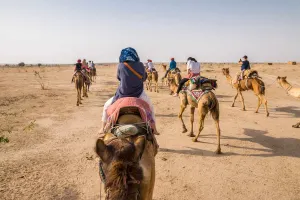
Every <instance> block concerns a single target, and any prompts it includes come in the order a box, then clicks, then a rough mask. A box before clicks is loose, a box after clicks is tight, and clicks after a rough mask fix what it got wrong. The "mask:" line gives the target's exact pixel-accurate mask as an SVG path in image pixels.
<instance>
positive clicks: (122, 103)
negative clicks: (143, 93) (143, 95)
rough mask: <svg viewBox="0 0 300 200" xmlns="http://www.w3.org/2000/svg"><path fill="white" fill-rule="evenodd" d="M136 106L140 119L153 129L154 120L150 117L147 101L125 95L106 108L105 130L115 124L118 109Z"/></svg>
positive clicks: (117, 117)
mask: <svg viewBox="0 0 300 200" xmlns="http://www.w3.org/2000/svg"><path fill="white" fill-rule="evenodd" d="M131 107H134V108H137V109H138V112H139V115H140V117H141V118H142V121H143V122H145V123H149V125H150V126H151V128H152V129H154V120H153V119H152V115H151V114H152V113H151V109H150V106H149V104H148V103H147V102H145V101H144V100H142V99H139V98H135V97H125V98H121V99H118V100H117V101H116V102H115V103H113V104H112V105H111V106H109V107H108V109H107V115H108V121H107V124H106V126H105V130H108V129H109V128H111V127H112V126H113V125H115V124H117V122H118V119H119V116H120V114H121V113H120V111H121V110H122V109H123V108H131Z"/></svg>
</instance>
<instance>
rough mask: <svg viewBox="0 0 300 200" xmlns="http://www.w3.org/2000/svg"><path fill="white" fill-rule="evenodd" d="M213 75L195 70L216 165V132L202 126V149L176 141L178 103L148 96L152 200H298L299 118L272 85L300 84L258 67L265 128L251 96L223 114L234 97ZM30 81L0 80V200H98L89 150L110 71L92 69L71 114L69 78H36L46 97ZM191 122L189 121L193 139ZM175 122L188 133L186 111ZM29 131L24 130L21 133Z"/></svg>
mask: <svg viewBox="0 0 300 200" xmlns="http://www.w3.org/2000/svg"><path fill="white" fill-rule="evenodd" d="M221 68H222V66H221V65H215V66H212V67H211V66H204V67H203V75H205V76H208V77H213V78H215V77H216V78H217V79H218V83H219V86H220V87H219V89H218V90H217V91H216V94H217V96H218V99H219V101H220V110H221V123H220V125H221V131H222V139H221V144H222V146H221V148H222V151H223V154H222V155H215V154H214V151H215V150H216V136H215V133H216V130H215V125H214V123H213V120H212V119H211V117H210V116H209V117H207V119H206V121H205V128H204V130H203V132H202V134H201V136H200V138H199V139H200V141H201V142H198V143H193V142H192V140H191V138H189V137H187V136H186V135H185V134H182V133H181V124H180V121H179V119H178V118H177V113H178V111H179V100H178V99H177V98H173V97H171V96H169V95H168V90H167V89H166V88H163V89H160V93H159V94H156V93H148V94H149V95H150V97H151V99H152V102H153V104H154V107H155V110H156V118H157V121H158V129H159V131H160V132H161V135H160V136H158V137H157V138H158V142H159V144H160V147H161V148H160V151H159V154H158V155H157V157H156V168H157V173H156V177H157V178H156V184H155V192H154V199H156V200H171V199H182V200H185V199H189V200H191V199H193V200H197V199H300V198H299V194H300V171H299V168H300V153H299V152H300V151H299V149H300V132H299V129H293V128H291V125H292V124H294V123H295V122H297V118H298V120H299V118H300V109H299V105H300V102H299V101H298V100H296V99H293V98H292V97H289V96H286V94H285V92H284V90H283V89H281V88H279V87H278V86H277V84H276V83H275V82H274V78H273V77H276V76H277V75H287V76H288V80H290V82H294V83H300V79H299V76H298V77H297V76H296V75H295V69H294V68H295V67H294V68H293V67H290V68H288V69H287V68H286V66H281V65H274V66H272V67H268V68H266V67H265V66H260V65H257V69H259V70H260V72H261V74H262V76H263V78H264V81H265V83H266V85H267V98H268V101H269V107H270V117H269V118H266V117H265V113H264V109H263V108H261V109H260V113H259V114H254V111H255V108H256V105H257V99H256V97H255V96H254V95H253V94H252V92H246V93H244V98H245V103H246V109H247V111H246V112H242V111H241V104H240V102H239V101H238V102H237V104H236V106H237V107H234V108H232V107H230V105H231V101H232V98H233V95H234V94H235V91H234V90H233V89H232V88H231V87H230V86H229V85H228V84H227V82H226V80H225V77H223V75H222V74H221ZM37 70H40V69H37ZM298 70H299V69H298ZM32 71H33V68H29V69H28V70H27V72H25V70H23V71H21V72H18V71H17V69H7V70H6V71H3V73H1V74H0V80H1V81H0V89H1V94H0V111H1V112H0V113H2V114H1V115H0V117H1V118H0V120H1V122H0V125H1V126H0V128H1V134H0V135H5V136H7V137H8V138H9V139H10V142H9V143H7V144H2V143H1V144H0V199H22V200H23V199H72V200H73V199H74V200H75V199H91V200H93V199H100V197H99V188H100V182H99V176H98V163H97V161H98V159H97V158H96V156H95V153H94V150H93V148H94V143H95V139H96V137H97V131H98V129H99V128H100V119H101V112H102V107H103V104H104V102H105V101H106V100H107V99H108V98H109V97H110V96H112V95H113V93H114V91H115V88H116V86H117V82H116V80H115V67H112V66H105V67H104V66H100V67H98V74H100V77H98V79H97V83H96V84H94V85H93V86H92V87H91V92H90V93H89V98H88V99H85V100H84V101H83V105H82V106H80V107H76V106H75V103H76V92H75V89H74V86H73V85H71V84H70V81H71V79H70V74H72V70H71V69H68V68H61V69H57V68H50V69H45V71H44V72H43V74H44V75H45V81H46V82H47V81H48V82H49V84H48V88H49V90H45V91H42V90H40V88H39V85H38V83H37V82H36V80H35V79H34V76H33V73H32ZM236 71H237V68H235V70H233V72H231V73H232V74H234V73H235V72H236ZM274 71H276V72H277V73H279V74H274ZM297 73H298V72H297ZM159 74H160V77H161V76H162V74H163V73H162V72H160V73H159ZM298 74H299V73H298ZM11 80H13V81H11ZM24 85H25V86H24ZM2 91H3V92H2ZM198 119H199V118H198V116H197V115H196V124H195V130H198V123H197V120H198ZM35 120H36V121H35ZM184 120H185V121H186V124H187V127H188V129H189V109H187V110H186V111H185V114H184ZM30 122H33V124H34V127H33V128H32V130H27V129H24V127H27V126H28V124H30ZM11 127H12V128H11ZM9 128H11V129H12V131H10V133H9V131H8V130H10V129H9Z"/></svg>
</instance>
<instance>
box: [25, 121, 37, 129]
mask: <svg viewBox="0 0 300 200" xmlns="http://www.w3.org/2000/svg"><path fill="white" fill-rule="evenodd" d="M35 121H36V120H34V121H32V122H30V123H29V124H28V125H27V126H25V127H24V128H23V131H32V130H33V129H34V127H35Z"/></svg>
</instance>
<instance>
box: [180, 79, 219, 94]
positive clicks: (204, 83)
mask: <svg viewBox="0 0 300 200" xmlns="http://www.w3.org/2000/svg"><path fill="white" fill-rule="evenodd" d="M185 87H189V90H203V91H205V90H215V89H216V88H217V87H218V84H217V80H215V79H208V78H205V77H203V76H195V77H192V78H190V80H189V81H187V82H186V84H185Z"/></svg>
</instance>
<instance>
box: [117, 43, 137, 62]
mask: <svg viewBox="0 0 300 200" xmlns="http://www.w3.org/2000/svg"><path fill="white" fill-rule="evenodd" d="M125 61H132V62H139V61H140V58H139V55H138V54H137V52H136V50H135V49H134V48H131V47H128V48H126V49H122V51H121V55H120V58H119V62H120V63H123V62H125Z"/></svg>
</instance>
